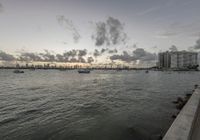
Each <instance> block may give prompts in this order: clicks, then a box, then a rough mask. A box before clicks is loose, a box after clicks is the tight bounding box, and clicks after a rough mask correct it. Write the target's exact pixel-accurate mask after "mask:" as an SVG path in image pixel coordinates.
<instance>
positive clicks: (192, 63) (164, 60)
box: [158, 51, 198, 70]
mask: <svg viewBox="0 0 200 140" xmlns="http://www.w3.org/2000/svg"><path fill="white" fill-rule="evenodd" d="M197 58H198V53H196V52H187V51H176V52H169V51H166V52H163V53H159V55H158V67H159V68H160V69H174V70H191V69H192V70H195V69H197V68H198V61H197Z"/></svg>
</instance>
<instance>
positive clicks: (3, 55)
mask: <svg viewBox="0 0 200 140" xmlns="http://www.w3.org/2000/svg"><path fill="white" fill-rule="evenodd" d="M0 60H3V61H14V60H16V58H15V57H14V56H13V55H11V54H8V53H6V52H3V51H1V50H0Z"/></svg>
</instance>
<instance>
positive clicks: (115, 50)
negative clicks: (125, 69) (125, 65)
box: [108, 49, 118, 54]
mask: <svg viewBox="0 0 200 140" xmlns="http://www.w3.org/2000/svg"><path fill="white" fill-rule="evenodd" d="M117 52H118V50H117V49H114V50H108V53H109V54H113V53H117Z"/></svg>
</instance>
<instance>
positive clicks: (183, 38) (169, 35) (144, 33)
mask: <svg viewBox="0 0 200 140" xmlns="http://www.w3.org/2000/svg"><path fill="white" fill-rule="evenodd" d="M199 7H200V1H199V0H34V1H33V0H0V50H1V51H2V52H6V53H9V54H21V53H25V52H29V53H30V52H32V53H41V52H44V50H46V52H47V51H48V53H50V52H52V53H54V54H58V53H59V54H62V53H63V52H66V51H70V50H72V49H75V50H84V49H86V50H87V56H91V57H97V56H98V55H97V56H94V51H95V49H97V50H99V53H101V52H102V49H106V51H107V53H108V52H109V51H112V50H117V52H116V54H115V53H111V54H112V56H110V58H113V59H112V60H115V58H116V60H117V59H118V58H120V60H122V61H123V60H125V59H127V57H129V58H130V55H131V58H130V59H131V61H134V62H136V60H138V59H139V58H141V52H142V53H143V54H144V53H145V54H146V55H147V57H146V58H143V57H142V59H141V60H143V61H144V60H146V59H148V58H149V59H150V58H152V57H153V55H154V53H158V52H160V51H166V50H169V48H170V47H171V46H172V45H173V47H175V48H176V49H178V50H187V49H188V48H191V47H194V46H195V45H199V44H198V41H197V40H198V39H199V38H200V24H199V23H200V16H199V13H200V8H199ZM197 48H198V47H197ZM138 52H139V54H136V53H138ZM150 54H151V56H150ZM134 55H135V56H134ZM85 56H86V55H84V56H83V57H85ZM99 56H101V57H102V60H105V58H106V57H107V56H108V55H103V53H102V54H99ZM77 57H78V56H77ZM81 57H82V56H81ZM124 57H125V59H121V58H124ZM129 58H128V59H129ZM126 62H128V61H126Z"/></svg>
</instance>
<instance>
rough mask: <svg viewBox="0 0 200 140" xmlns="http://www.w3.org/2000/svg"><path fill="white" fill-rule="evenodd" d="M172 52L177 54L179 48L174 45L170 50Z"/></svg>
mask: <svg viewBox="0 0 200 140" xmlns="http://www.w3.org/2000/svg"><path fill="white" fill-rule="evenodd" d="M169 50H170V51H172V52H176V51H178V49H177V47H176V46H175V45H172V46H171V47H170V48H169Z"/></svg>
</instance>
